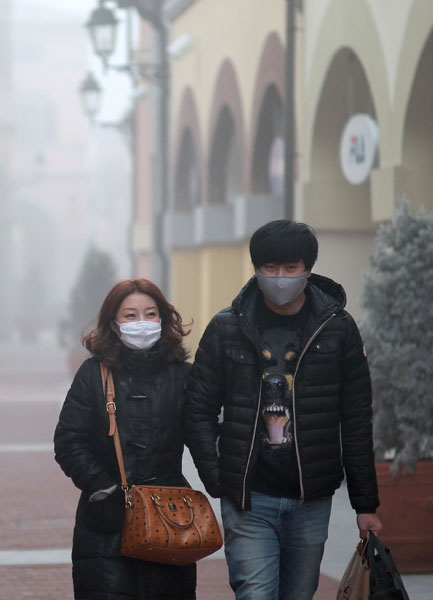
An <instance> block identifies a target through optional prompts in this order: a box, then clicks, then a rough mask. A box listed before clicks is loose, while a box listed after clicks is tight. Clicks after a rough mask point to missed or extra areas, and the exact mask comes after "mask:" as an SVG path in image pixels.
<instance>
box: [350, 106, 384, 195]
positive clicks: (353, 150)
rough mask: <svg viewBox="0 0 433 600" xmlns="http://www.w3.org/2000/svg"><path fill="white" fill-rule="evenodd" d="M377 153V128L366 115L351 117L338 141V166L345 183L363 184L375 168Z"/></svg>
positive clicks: (372, 120) (374, 122) (373, 121)
mask: <svg viewBox="0 0 433 600" xmlns="http://www.w3.org/2000/svg"><path fill="white" fill-rule="evenodd" d="M378 151H379V128H378V126H377V123H376V121H375V120H374V119H373V118H372V117H370V115H366V114H357V115H353V117H351V118H350V119H349V120H348V121H347V123H346V126H345V128H344V131H343V134H342V136H341V140H340V165H341V169H342V171H343V174H344V176H345V178H346V179H347V181H349V182H350V183H352V184H353V185H358V184H360V183H364V181H366V179H368V177H369V175H370V173H371V170H372V169H373V167H374V166H375V163H376V160H377V155H378Z"/></svg>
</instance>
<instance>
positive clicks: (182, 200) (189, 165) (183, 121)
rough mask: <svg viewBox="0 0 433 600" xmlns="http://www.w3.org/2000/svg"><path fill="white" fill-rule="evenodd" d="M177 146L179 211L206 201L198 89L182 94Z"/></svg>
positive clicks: (175, 196)
mask: <svg viewBox="0 0 433 600" xmlns="http://www.w3.org/2000/svg"><path fill="white" fill-rule="evenodd" d="M173 147H174V148H175V155H174V156H173V158H172V164H173V165H174V169H173V174H174V181H173V186H172V189H173V193H172V196H173V201H172V204H173V206H174V208H175V210H187V209H189V208H192V206H194V205H196V204H197V203H199V202H201V201H202V191H203V190H204V189H205V186H206V180H205V177H206V173H205V169H203V168H202V167H201V165H203V164H204V157H203V146H202V138H201V129H200V122H199V118H198V111H197V104H196V100H195V96H194V92H193V91H192V89H191V88H190V87H187V88H186V89H185V90H184V92H183V95H182V101H181V104H180V110H179V115H178V119H177V123H176V136H175V138H174V144H173ZM179 186H180V187H179Z"/></svg>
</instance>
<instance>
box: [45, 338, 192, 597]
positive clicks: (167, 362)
mask: <svg viewBox="0 0 433 600" xmlns="http://www.w3.org/2000/svg"><path fill="white" fill-rule="evenodd" d="M189 368H190V365H189V364H188V363H185V362H183V360H181V359H180V358H176V357H175V356H170V355H169V354H168V352H167V351H166V349H165V347H164V346H163V344H161V343H159V344H157V345H156V346H154V348H153V349H152V350H151V351H149V352H148V353H146V354H144V353H143V352H140V351H134V350H129V349H128V348H122V364H121V366H120V368H118V369H114V370H113V378H114V386H115V403H116V416H117V426H118V429H119V436H120V441H121V446H122V453H123V458H124V463H125V469H126V476H127V480H128V484H129V485H132V484H146V483H149V484H152V485H154V484H160V485H184V479H183V476H182V453H183V444H184V435H183V426H182V423H183V408H184V400H185V382H186V377H187V374H188V371H189ZM105 402H106V401H105V397H104V393H103V387H102V380H101V373H100V364H99V361H98V360H97V359H96V358H90V359H88V360H86V361H85V362H84V363H83V364H82V366H81V367H80V369H79V370H78V372H77V374H76V376H75V378H74V381H73V382H72V386H71V388H70V390H69V392H68V394H67V397H66V400H65V402H64V405H63V408H62V411H61V413H60V418H59V422H58V425H57V427H56V432H55V436H54V443H55V458H56V461H57V462H58V463H59V464H60V466H61V468H62V469H63V471H64V472H65V474H66V475H68V476H69V477H71V478H72V481H73V482H74V484H75V485H76V486H77V487H78V488H79V489H80V490H81V491H82V493H81V496H80V500H79V503H78V508H77V514H76V521H75V528H74V539H73V547H72V563H73V582H74V597H75V598H76V599H77V600H127V599H128V600H132V599H135V600H138V599H140V600H151V599H153V598H155V599H156V598H166V597H167V598H168V597H169V598H173V599H176V600H191V599H192V598H195V591H194V590H195V565H188V566H187V567H175V566H171V565H160V564H156V563H147V562H145V561H139V560H135V559H131V558H126V557H124V556H122V555H121V553H120V537H121V528H122V520H123V506H124V498H123V492H122V491H121V490H120V473H119V467H118V463H117V459H116V453H115V450H114V443H113V438H111V437H109V436H108V430H109V421H108V413H107V411H106V407H105ZM114 484H117V489H116V491H115V492H114V493H113V494H111V495H110V496H109V497H108V498H107V499H105V500H100V501H97V502H89V497H90V496H91V495H92V494H93V493H94V492H95V491H98V490H102V489H104V490H105V489H108V488H110V487H111V486H113V485H114Z"/></svg>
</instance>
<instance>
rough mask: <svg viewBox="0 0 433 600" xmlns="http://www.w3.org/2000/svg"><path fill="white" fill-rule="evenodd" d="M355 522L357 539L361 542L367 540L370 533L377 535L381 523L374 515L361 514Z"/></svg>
mask: <svg viewBox="0 0 433 600" xmlns="http://www.w3.org/2000/svg"><path fill="white" fill-rule="evenodd" d="M356 522H357V524H358V528H359V537H360V538H361V539H363V540H366V539H367V538H368V534H369V532H370V531H372V532H373V533H374V534H375V535H378V533H379V532H380V530H381V529H382V523H381V522H380V519H379V517H378V516H377V515H376V514H374V513H373V514H370V513H361V514H359V515H358V516H357V517H356Z"/></svg>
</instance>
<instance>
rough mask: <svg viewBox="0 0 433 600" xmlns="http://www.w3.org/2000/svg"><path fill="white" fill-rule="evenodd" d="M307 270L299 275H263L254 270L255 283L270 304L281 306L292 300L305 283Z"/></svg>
mask: <svg viewBox="0 0 433 600" xmlns="http://www.w3.org/2000/svg"><path fill="white" fill-rule="evenodd" d="M307 275H308V273H307V271H304V273H301V274H300V275H263V273H260V271H258V270H257V271H256V277H257V283H258V285H259V288H260V289H261V290H262V292H263V295H264V296H265V297H266V298H267V299H268V300H269V301H270V302H272V304H276V305H277V306H282V305H283V304H288V303H289V302H293V301H294V300H296V298H298V296H300V295H301V294H302V292H303V291H304V289H305V286H306V285H307Z"/></svg>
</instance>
